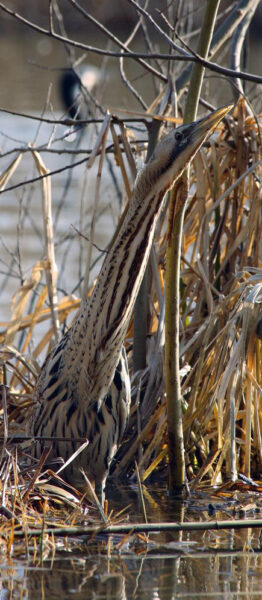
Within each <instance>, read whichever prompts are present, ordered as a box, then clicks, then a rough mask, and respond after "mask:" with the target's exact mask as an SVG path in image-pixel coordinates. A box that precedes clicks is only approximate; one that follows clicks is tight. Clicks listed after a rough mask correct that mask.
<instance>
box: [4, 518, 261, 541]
mask: <svg viewBox="0 0 262 600" xmlns="http://www.w3.org/2000/svg"><path fill="white" fill-rule="evenodd" d="M251 527H252V528H256V529H262V519H239V520H236V519H229V520H228V521H201V522H200V523H194V522H192V523H190V522H187V523H123V524H121V525H105V526H104V525H101V526H99V527H58V528H46V529H45V534H46V535H54V536H55V537H58V536H60V537H63V536H89V535H92V536H93V535H98V534H100V533H103V534H108V535H112V534H120V533H124V534H125V533H130V534H134V533H148V532H154V531H172V532H174V531H209V530H211V529H215V530H221V529H248V528H251ZM24 535H25V534H24V531H17V529H15V530H14V536H15V537H18V538H21V537H23V536H24ZM27 535H28V536H29V535H30V536H37V537H39V536H41V535H42V529H35V530H34V529H28V530H27Z"/></svg>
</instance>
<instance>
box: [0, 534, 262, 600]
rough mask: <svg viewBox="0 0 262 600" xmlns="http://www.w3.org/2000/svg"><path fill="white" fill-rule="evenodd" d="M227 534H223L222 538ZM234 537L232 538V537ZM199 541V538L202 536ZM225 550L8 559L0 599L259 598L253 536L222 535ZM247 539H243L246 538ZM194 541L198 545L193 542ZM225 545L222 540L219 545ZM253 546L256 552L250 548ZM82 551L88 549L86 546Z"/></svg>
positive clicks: (260, 565)
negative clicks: (34, 561)
mask: <svg viewBox="0 0 262 600" xmlns="http://www.w3.org/2000/svg"><path fill="white" fill-rule="evenodd" d="M250 536H251V537H252V548H253V551H252V550H251V549H250V551H245V552H240V551H234V548H232V550H231V551H230V550H229V546H230V545H231V544H232V545H233V546H235V545H237V546H238V547H239V546H240V545H242V547H243V548H244V547H245V544H246V541H247V539H246V538H250ZM226 538H227V539H226ZM233 538H235V539H233ZM202 541H203V540H202ZM226 541H227V544H228V549H227V550H225V551H223V550H222V549H217V550H213V551H210V550H208V549H206V550H205V549H204V548H203V550H202V551H200V550H199V549H198V550H197V551H195V552H193V553H192V552H191V553H189V554H188V553H185V554H183V552H180V553H178V552H173V553H172V552H169V553H168V552H166V553H165V554H164V555H163V554H159V553H156V554H155V553H152V552H148V553H144V554H142V555H141V556H139V555H137V556H136V555H135V553H132V552H131V551H130V552H129V553H128V552H126V551H125V552H120V553H119V554H117V553H115V554H114V555H111V556H110V557H109V558H108V557H107V556H106V555H96V553H95V552H94V553H93V555H91V556H88V557H86V555H85V545H83V551H84V555H85V556H84V558H82V559H81V558H80V557H79V558H70V557H64V558H59V559H55V560H54V561H53V562H45V563H44V565H43V566H42V567H39V568H32V567H27V566H25V567H24V569H23V568H22V567H21V566H16V565H15V564H11V565H9V566H6V567H2V569H1V584H0V585H1V588H0V599H1V600H4V599H7V598H28V599H30V600H40V599H41V600H44V599H46V598H49V599H55V598H59V597H60V598H64V599H69V598H74V599H75V600H84V599H87V600H89V599H90V600H91V599H92V600H94V599H97V600H98V599H99V600H100V599H109V598H115V599H117V600H125V599H127V598H134V599H141V598H143V599H144V600H152V599H161V600H171V599H178V598H181V599H182V598H187V599H191V600H197V599H202V598H205V599H211V598H217V599H219V598H224V599H225V600H233V599H234V600H235V599H238V598H245V599H246V600H247V599H250V600H251V599H252V598H259V597H261V596H260V594H262V582H261V570H262V554H261V552H260V544H259V539H258V538H257V536H256V535H255V534H254V535H253V534H252V532H245V533H244V534H242V533H241V534H240V535H239V534H237V536H234V535H232V533H231V532H229V533H228V534H227V536H225V538H224V542H226ZM249 541H250V540H248V543H249ZM199 545H200V544H199ZM223 545H225V547H226V543H225V544H223ZM255 550H256V551H255ZM86 553H88V554H91V552H90V547H89V550H88V546H86Z"/></svg>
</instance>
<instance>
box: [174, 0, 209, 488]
mask: <svg viewBox="0 0 262 600" xmlns="http://www.w3.org/2000/svg"><path fill="white" fill-rule="evenodd" d="M219 3H220V0H207V2H206V10H205V15H204V21H203V25H202V29H201V33H200V38H199V44H198V54H200V55H201V56H203V57H204V58H206V57H207V56H208V52H209V47H210V42H211V39H212V35H213V30H214V25H215V20H216V15H217V11H218V7H219ZM203 77H204V68H203V67H202V66H200V65H199V64H197V63H194V66H193V69H192V74H191V80H190V85H189V90H188V96H187V103H186V107H185V114H184V123H189V122H190V121H194V120H195V118H196V114H197V108H198V102H199V97H200V92H201V87H202V82H203ZM187 181H188V170H187V171H186V172H185V173H184V174H183V176H182V179H181V181H180V184H179V185H178V186H176V187H175V188H174V191H173V192H172V193H171V195H170V196H171V197H170V208H169V227H168V240H167V272H166V351H165V361H166V390H167V422H168V426H167V427H168V452H169V477H168V486H169V492H170V493H178V494H180V495H182V494H183V493H184V491H185V457H184V441H183V425H182V406H181V387H180V375H179V304H180V295H179V281H180V256H181V246H182V233H183V225H184V214H185V207H186V199H187V191H188V190H187V188H188V184H187Z"/></svg>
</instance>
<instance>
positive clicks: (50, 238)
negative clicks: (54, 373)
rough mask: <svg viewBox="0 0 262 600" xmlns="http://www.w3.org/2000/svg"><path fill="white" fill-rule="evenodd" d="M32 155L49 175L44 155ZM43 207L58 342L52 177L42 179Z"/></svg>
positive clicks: (49, 276) (52, 315)
mask: <svg viewBox="0 0 262 600" xmlns="http://www.w3.org/2000/svg"><path fill="white" fill-rule="evenodd" d="M32 155H33V158H34V161H35V164H36V167H37V170H38V172H39V175H40V176H42V175H48V173H49V170H48V169H47V168H46V167H45V165H44V162H43V159H42V157H41V156H40V154H39V152H36V150H33V149H32ZM42 209H43V222H44V227H43V229H44V240H45V256H46V268H45V275H46V284H47V290H48V298H49V303H50V308H51V317H52V325H53V330H54V337H55V340H56V342H57V341H58V339H59V330H60V324H59V317H58V310H57V306H58V297H57V289H56V280H57V266H56V262H55V244H54V230H53V218H52V198H51V180H50V177H44V178H43V179H42Z"/></svg>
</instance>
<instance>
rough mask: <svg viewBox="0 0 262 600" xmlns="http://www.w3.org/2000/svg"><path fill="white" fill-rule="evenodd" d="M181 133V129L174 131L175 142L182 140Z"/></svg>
mask: <svg viewBox="0 0 262 600" xmlns="http://www.w3.org/2000/svg"><path fill="white" fill-rule="evenodd" d="M183 137H184V136H183V133H182V132H181V131H175V140H176V141H177V142H182V139H183Z"/></svg>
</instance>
